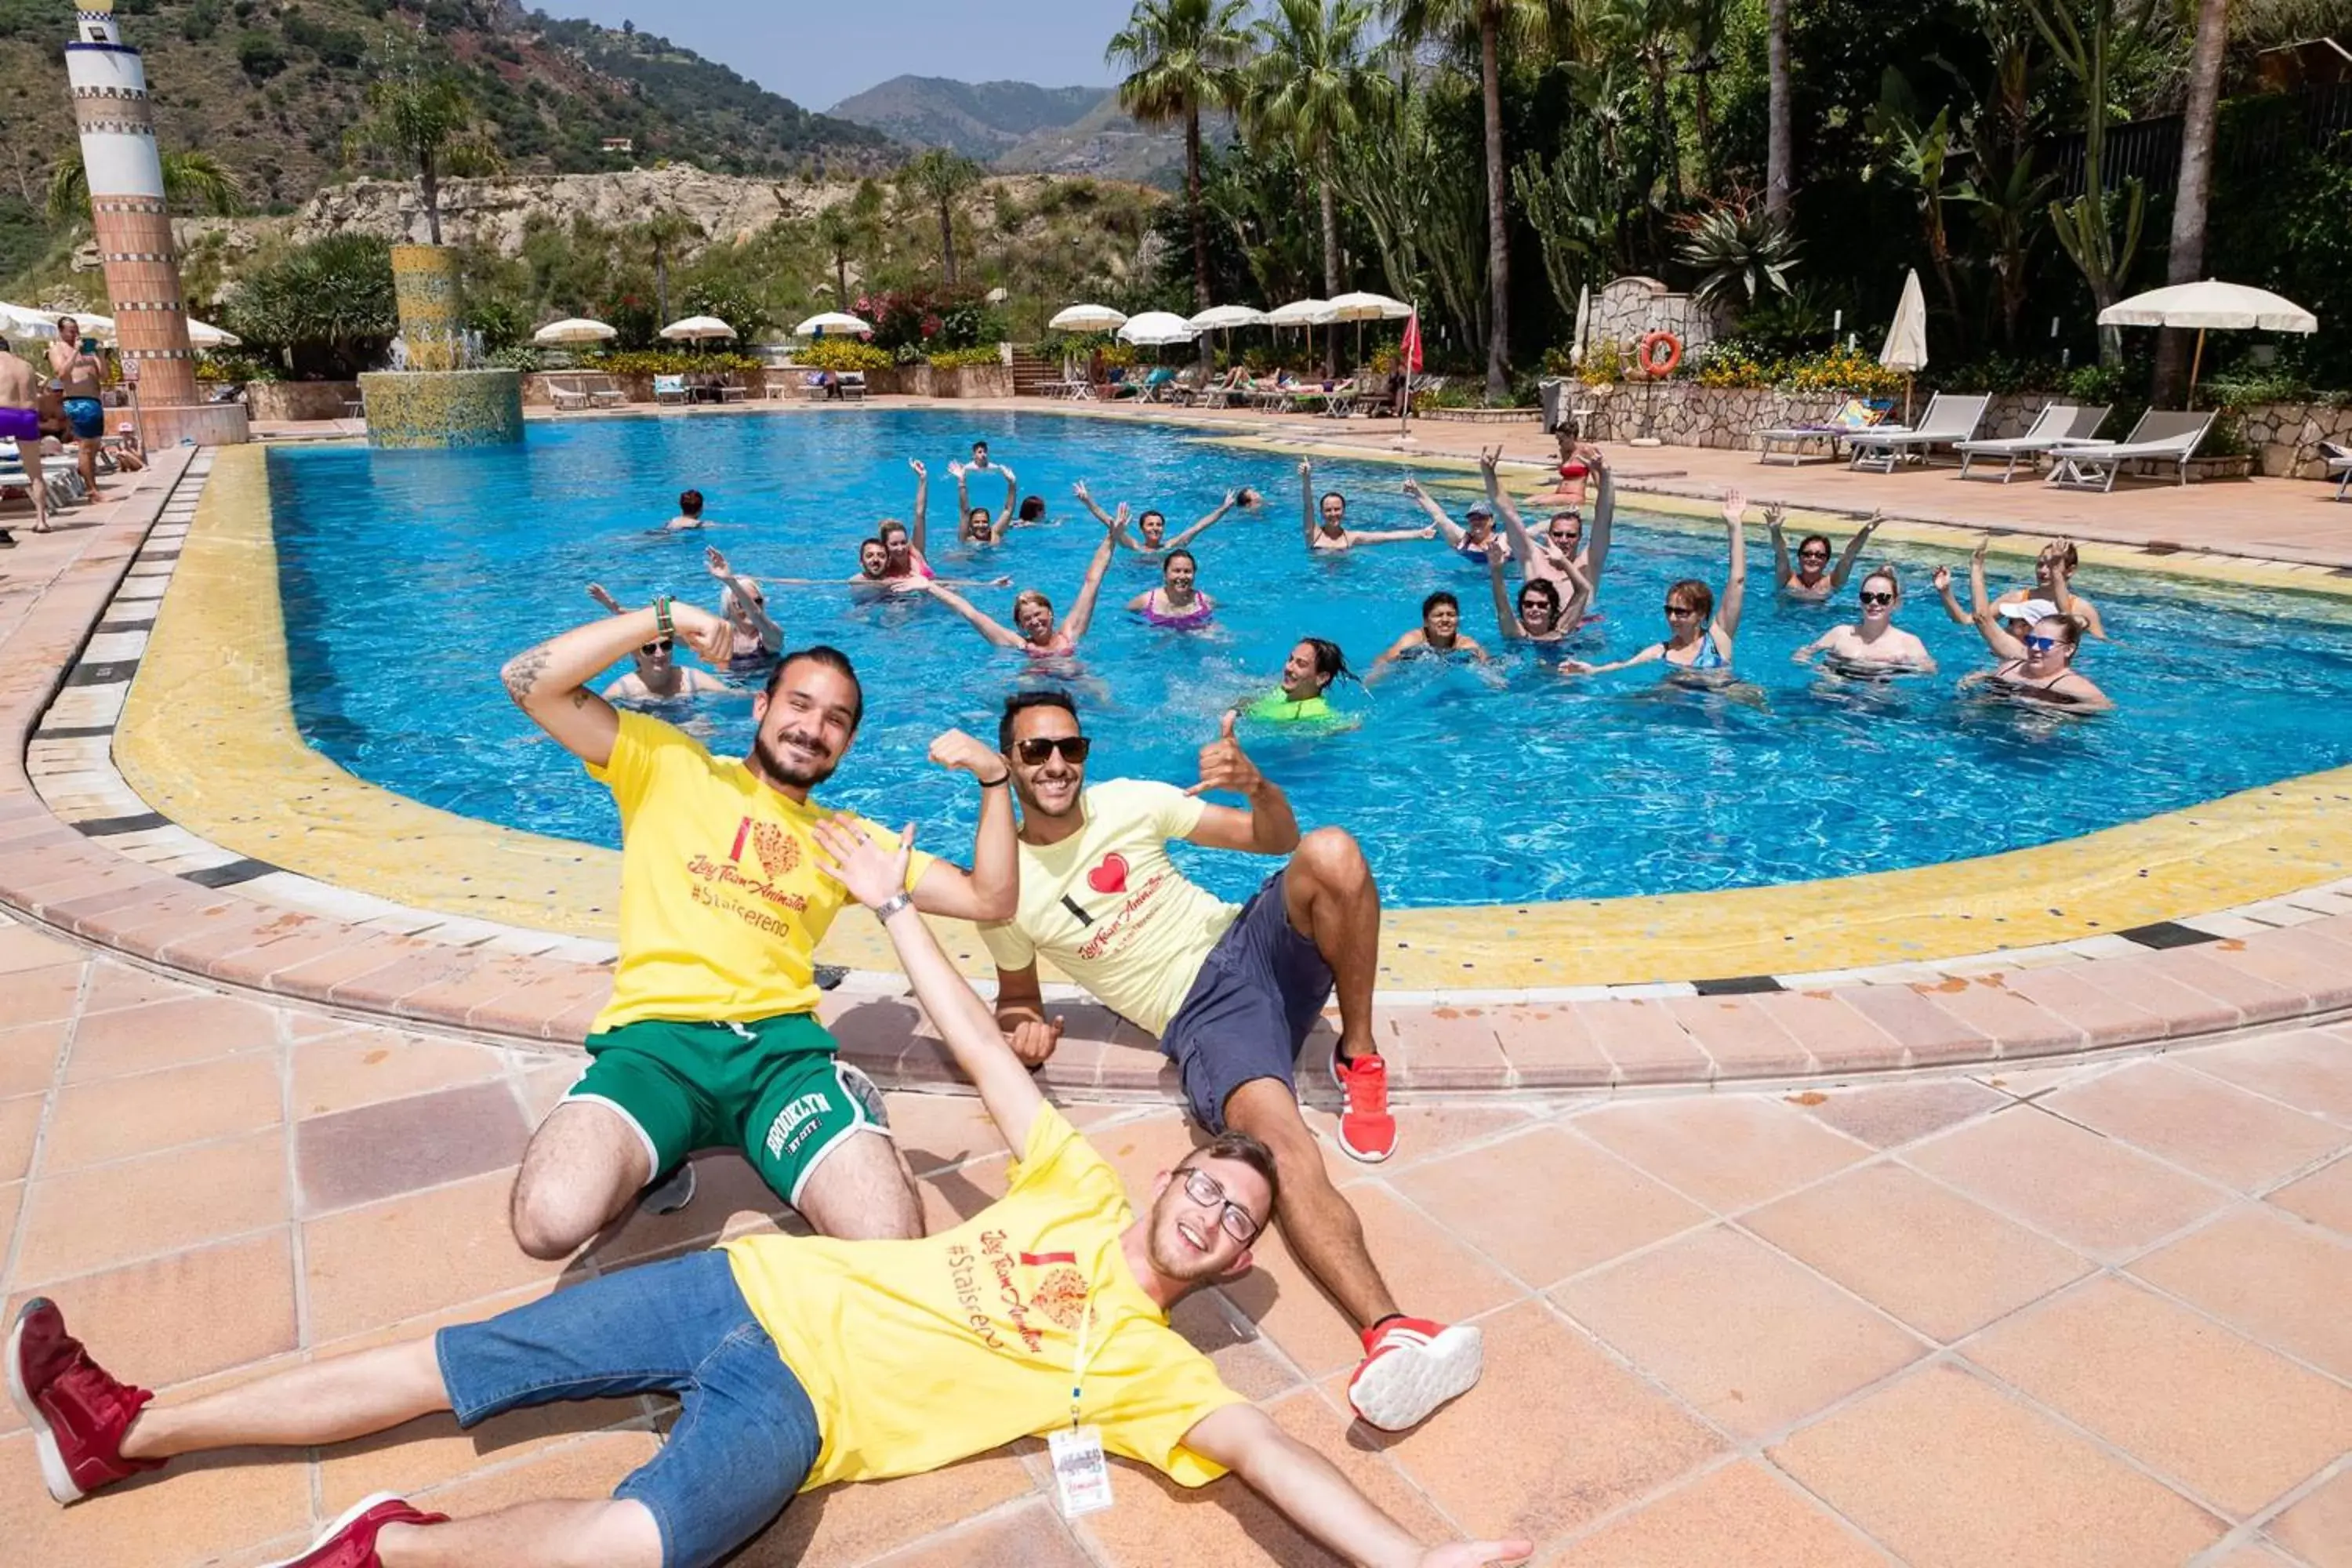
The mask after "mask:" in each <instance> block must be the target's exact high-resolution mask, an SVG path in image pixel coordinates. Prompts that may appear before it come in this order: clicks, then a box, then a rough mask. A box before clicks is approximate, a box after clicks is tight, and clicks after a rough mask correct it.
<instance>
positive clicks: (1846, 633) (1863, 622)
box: [1793, 566, 1936, 675]
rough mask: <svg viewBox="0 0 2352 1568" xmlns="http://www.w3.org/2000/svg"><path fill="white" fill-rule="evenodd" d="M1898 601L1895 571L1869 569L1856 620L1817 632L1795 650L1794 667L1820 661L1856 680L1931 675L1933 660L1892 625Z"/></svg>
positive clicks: (1924, 648) (1899, 587) (1899, 593)
mask: <svg viewBox="0 0 2352 1568" xmlns="http://www.w3.org/2000/svg"><path fill="white" fill-rule="evenodd" d="M1902 602H1903V584H1901V583H1900V582H1898V581H1897V580H1896V579H1895V569H1894V568H1893V567H1892V566H1880V567H1875V568H1874V569H1873V570H1872V572H1871V574H1870V575H1869V576H1867V577H1864V579H1863V580H1862V618H1861V619H1859V620H1857V621H1855V622H1854V623H1853V624H1852V625H1851V626H1832V628H1831V629H1830V630H1828V631H1826V632H1823V633H1822V635H1821V636H1820V637H1815V638H1814V639H1813V640H1812V641H1811V642H1809V643H1807V644H1806V645H1805V646H1804V647H1801V648H1799V649H1798V650H1797V651H1796V653H1795V655H1794V656H1793V657H1794V658H1795V660H1796V662H1797V663H1799V664H1804V665H1810V664H1811V663H1812V662H1813V660H1815V659H1816V658H1820V659H1824V660H1826V661H1827V663H1828V664H1829V667H1830V668H1832V669H1834V670H1839V671H1842V672H1845V673H1851V674H1858V675H1894V674H1906V675H1933V674H1935V673H1936V656H1935V655H1933V654H1931V653H1929V652H1928V651H1927V644H1926V643H1923V642H1921V641H1920V640H1919V639H1918V638H1917V637H1914V636H1912V635H1911V634H1910V633H1909V632H1906V631H1905V630H1903V629H1902V628H1901V627H1899V626H1896V625H1895V607H1896V606H1897V605H1901V604H1902Z"/></svg>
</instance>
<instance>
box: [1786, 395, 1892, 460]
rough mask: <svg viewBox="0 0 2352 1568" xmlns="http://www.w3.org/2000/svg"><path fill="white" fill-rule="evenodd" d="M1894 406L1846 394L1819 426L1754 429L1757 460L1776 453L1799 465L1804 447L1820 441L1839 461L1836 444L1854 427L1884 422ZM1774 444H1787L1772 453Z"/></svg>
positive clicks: (1860, 427) (1867, 427)
mask: <svg viewBox="0 0 2352 1568" xmlns="http://www.w3.org/2000/svg"><path fill="white" fill-rule="evenodd" d="M1893 406H1894V405H1892V404H1890V403H1888V402H1887V401H1886V400H1885V399H1884V398H1860V397H1849V398H1847V399H1846V400H1845V405H1844V406H1843V407H1842V408H1840V409H1839V410H1838V411H1837V412H1836V413H1835V414H1832V416H1830V417H1829V418H1828V419H1826V420H1824V421H1823V422H1822V423H1821V424H1819V425H1788V426H1781V427H1780V428H1779V429H1777V430H1759V431H1757V432H1756V460H1757V461H1758V462H1759V463H1769V462H1771V461H1772V460H1773V458H1775V456H1778V457H1779V458H1780V461H1782V462H1785V463H1787V464H1788V465H1789V466H1790V468H1795V467H1797V466H1798V465H1799V464H1801V463H1802V462H1803V461H1804V460H1805V458H1806V457H1807V456H1808V454H1807V452H1806V451H1805V448H1806V447H1808V446H1810V445H1811V444H1812V443H1814V442H1816V441H1819V442H1821V443H1822V444H1823V445H1825V446H1826V447H1828V448H1829V451H1828V454H1827V456H1828V458H1829V459H1830V461H1831V462H1832V463H1834V462H1836V461H1837V460H1838V458H1839V456H1840V453H1839V451H1838V443H1839V442H1841V441H1843V440H1845V439H1846V438H1847V437H1851V436H1852V435H1853V433H1854V432H1855V431H1857V430H1869V429H1873V428H1875V427H1876V426H1879V425H1881V424H1883V423H1885V418H1886V416H1887V413H1888V412H1889V411H1890V410H1891V409H1892V407H1893ZM1774 447H1788V448H1789V449H1788V450H1787V451H1786V452H1783V453H1779V454H1775V453H1774V451H1773V448H1774Z"/></svg>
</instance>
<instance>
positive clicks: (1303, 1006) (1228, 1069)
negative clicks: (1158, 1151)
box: [1160, 868, 1331, 1132]
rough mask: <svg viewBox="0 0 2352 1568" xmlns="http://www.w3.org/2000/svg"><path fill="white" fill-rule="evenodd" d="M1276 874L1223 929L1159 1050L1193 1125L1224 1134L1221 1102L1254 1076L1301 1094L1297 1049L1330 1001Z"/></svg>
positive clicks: (1327, 983)
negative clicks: (1179, 1085)
mask: <svg viewBox="0 0 2352 1568" xmlns="http://www.w3.org/2000/svg"><path fill="white" fill-rule="evenodd" d="M1287 872H1288V868H1284V869H1283V870H1281V871H1276V873H1275V874H1274V875H1273V876H1271V877H1268V878H1267V879H1265V882H1264V883H1263V884H1261V885H1260V886H1259V888H1258V890H1257V891H1256V892H1255V893H1252V894H1251V895H1250V897H1249V902H1247V903H1245V904H1244V905H1243V906H1242V912H1241V913H1240V914H1239V915H1238V916H1236V917H1234V923H1233V924H1232V925H1230V926H1227V927H1226V928H1225V934H1224V935H1223V937H1221V938H1219V939H1218V942H1217V945H1216V946H1215V947H1214V948H1213V949H1211V950H1210V952H1209V956H1208V957H1207V958H1206V959H1205V960H1203V961H1202V964H1201V973H1199V974H1197V975H1195V976H1193V978H1192V990H1191V991H1190V992H1188V993H1186V994H1185V997H1184V1005H1182V1006H1181V1007H1179V1008H1177V1009H1176V1016H1174V1017H1172V1018H1171V1019H1169V1020H1168V1027H1167V1028H1165V1029H1164V1030H1162V1031H1160V1049H1161V1050H1162V1051H1163V1052H1165V1053H1166V1054H1167V1056H1168V1058H1169V1059H1170V1060H1171V1061H1172V1062H1174V1063H1175V1064H1176V1071H1177V1074H1178V1076H1179V1077H1181V1079H1183V1082H1184V1100H1185V1103H1186V1104H1187V1105H1189V1106H1191V1107H1192V1117H1193V1120H1195V1121H1198V1122H1200V1124H1201V1125H1202V1126H1203V1127H1205V1128H1207V1129H1208V1130H1209V1131H1211V1132H1223V1131H1224V1130H1225V1101H1227V1100H1231V1099H1232V1098H1233V1096H1234V1090H1235V1089H1239V1088H1241V1086H1242V1085H1244V1084H1245V1083H1249V1082H1252V1081H1254V1080H1255V1079H1262V1078H1271V1079H1280V1080H1281V1081H1282V1083H1283V1084H1284V1085H1285V1086H1286V1087H1287V1088H1288V1089H1290V1090H1291V1092H1292V1093H1293V1094H1294V1095H1295V1094H1296V1093H1297V1089H1298V1085H1297V1077H1296V1074H1295V1071H1294V1068H1296V1065H1297V1060H1298V1048H1299V1047H1301V1046H1303V1045H1305V1044H1306V1043H1307V1032H1308V1031H1309V1030H1311V1029H1313V1028H1314V1027H1315V1020H1316V1019H1317V1018H1318V1017H1319V1016H1321V1015H1322V1012H1323V1004H1324V1003H1325V1002H1327V1001H1328V1000H1329V999H1330V995H1331V966H1330V965H1329V964H1328V963H1324V962H1323V954H1322V952H1320V951H1318V949H1317V947H1316V946H1315V943H1314V942H1313V941H1312V940H1311V939H1309V938H1308V937H1307V936H1306V935H1304V934H1303V933H1301V932H1300V931H1299V930H1298V928H1297V927H1296V926H1294V925H1292V924H1291V923H1290V909H1289V904H1288V901H1287V900H1286V899H1285V898H1284V897H1283V892H1282V888H1283V881H1282V879H1283V878H1284V877H1285V876H1286V874H1287Z"/></svg>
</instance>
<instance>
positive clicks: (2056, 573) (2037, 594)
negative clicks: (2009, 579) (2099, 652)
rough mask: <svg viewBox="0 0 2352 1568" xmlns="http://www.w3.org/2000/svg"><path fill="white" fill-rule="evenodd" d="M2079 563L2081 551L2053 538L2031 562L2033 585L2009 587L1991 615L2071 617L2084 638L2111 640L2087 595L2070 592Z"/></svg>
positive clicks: (2020, 618) (2026, 618) (2068, 541)
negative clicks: (2085, 635) (2081, 629)
mask: <svg viewBox="0 0 2352 1568" xmlns="http://www.w3.org/2000/svg"><path fill="white" fill-rule="evenodd" d="M2082 564H2083V555H2082V552H2080V551H2079V550H2077V549H2075V548H2074V541H2073V540H2071V539H2053V540H2052V541H2051V542H2049V543H2047V544H2045V545H2043V546H2042V550H2041V552H2040V553H2039V554H2037V555H2036V556H2035V557H2034V560H2033V586H2032V587H2031V588H2025V587H2018V588H2011V589H2010V590H2009V591H2008V592H2007V593H2004V594H2003V595H2001V596H2000V598H1998V599H1996V600H1994V601H1993V606H1992V613H1993V614H1994V615H1996V616H2000V618H2001V619H2002V620H2005V621H2012V622H2014V621H2033V620H2047V619H2048V618H2049V617H2050V616H2053V615H2060V616H2070V617H2072V618H2073V619H2074V621H2075V622H2077V623H2078V624H2079V625H2080V626H2082V628H2083V630H2084V633H2086V634H2087V635H2089V636H2091V637H2096V638H2097V639H2098V640H2099V641H2101V642H2107V641H2111V640H2112V639H2111V638H2109V637H2108V636H2107V625H2106V622H2105V621H2104V620H2102V619H2100V618H2099V607H2098V606H2097V605H2094V604H2093V603H2091V600H2090V596H2089V595H2085V594H2080V593H2077V592H2075V590H2074V574H2075V573H2076V572H2077V571H2079V570H2080V569H2081V567H2082Z"/></svg>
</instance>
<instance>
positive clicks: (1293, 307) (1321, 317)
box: [1265, 300, 1338, 327]
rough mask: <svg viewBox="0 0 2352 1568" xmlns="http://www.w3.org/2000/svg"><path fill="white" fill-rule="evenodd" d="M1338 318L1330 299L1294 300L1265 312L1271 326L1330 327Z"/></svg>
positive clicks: (1266, 320) (1268, 324) (1267, 321)
mask: <svg viewBox="0 0 2352 1568" xmlns="http://www.w3.org/2000/svg"><path fill="white" fill-rule="evenodd" d="M1336 320H1338V318H1337V317H1335V316H1333V315H1332V314H1331V302H1330V301H1329V300H1292V301H1291V302H1290V303H1289V304H1287V305H1277V306H1276V307H1275V308H1274V309H1273V310H1268V311H1267V312H1266V313H1265V324H1266V325H1267V326H1269V327H1328V326H1329V325H1330V324H1331V323H1332V322H1333V321H1336Z"/></svg>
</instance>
